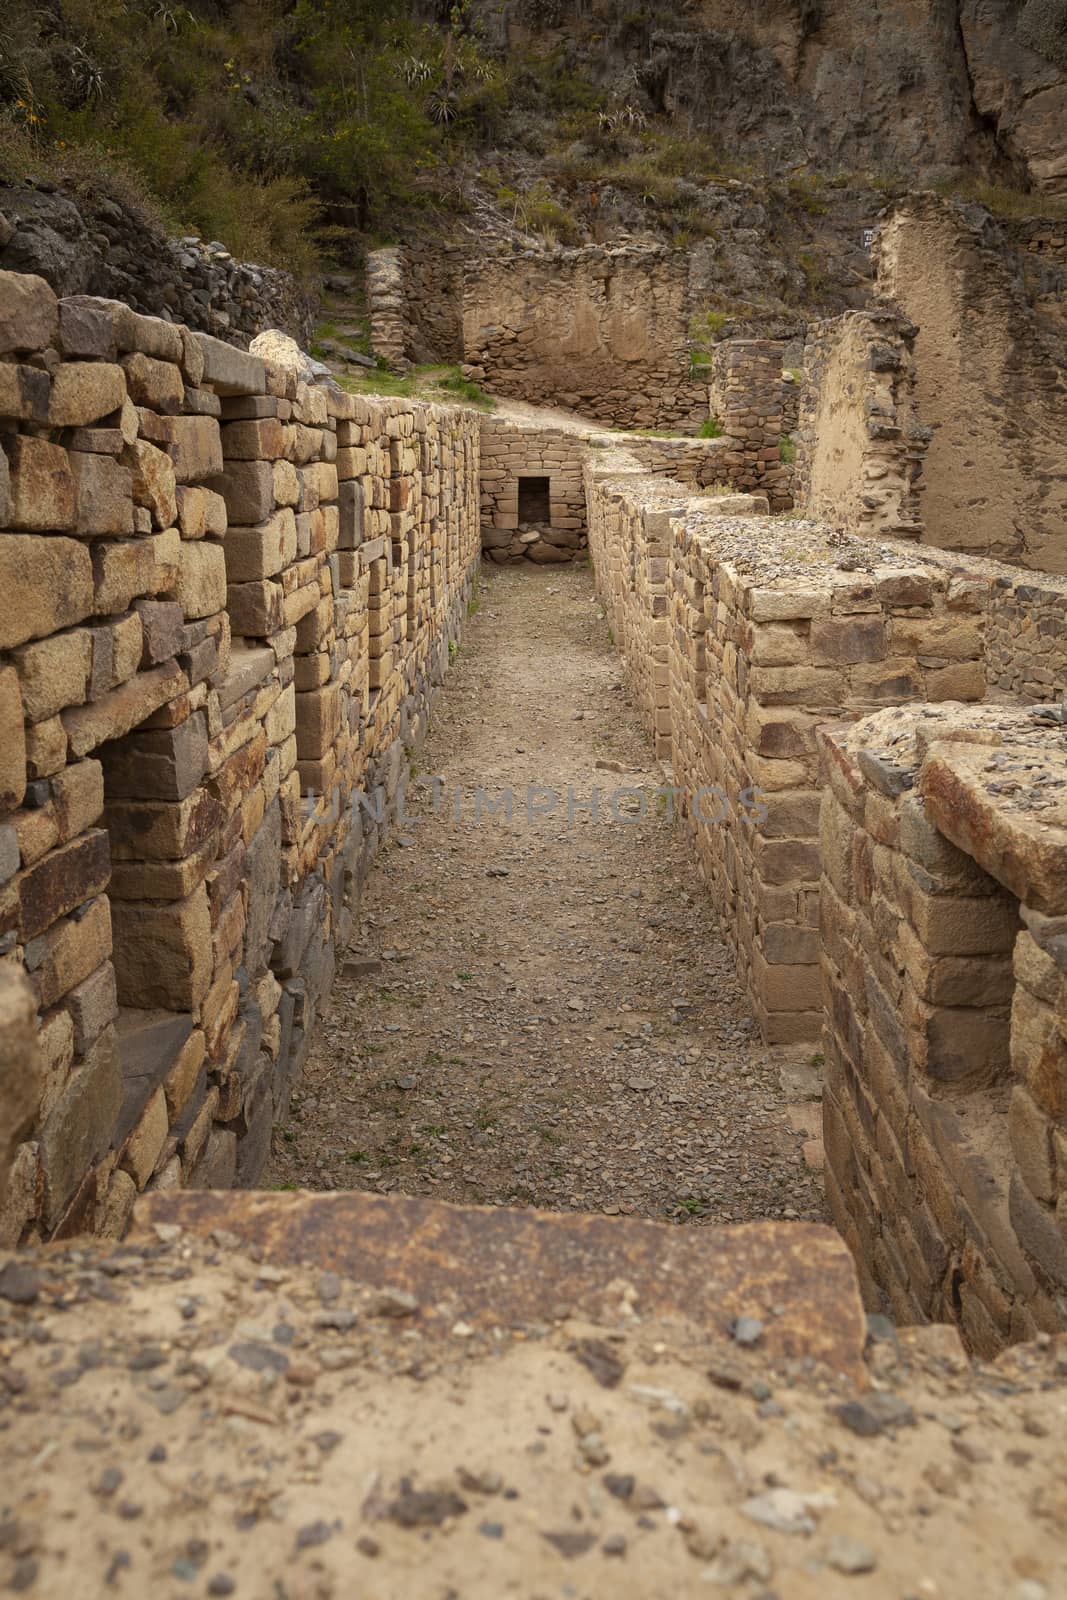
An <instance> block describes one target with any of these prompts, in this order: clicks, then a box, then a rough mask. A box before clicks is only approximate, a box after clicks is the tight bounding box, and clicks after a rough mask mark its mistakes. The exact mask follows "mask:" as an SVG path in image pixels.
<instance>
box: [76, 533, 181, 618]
mask: <svg viewBox="0 0 1067 1600" xmlns="http://www.w3.org/2000/svg"><path fill="white" fill-rule="evenodd" d="M184 548H186V547H185V546H183V545H182V543H181V540H180V539H179V537H178V531H177V529H176V528H168V529H166V530H165V531H164V532H163V533H157V534H154V535H152V536H151V537H149V538H147V539H101V540H99V541H97V542H95V543H94V544H93V547H92V558H93V591H94V592H93V609H94V610H95V611H96V612H97V613H98V615H101V616H107V615H109V614H114V613H116V612H120V611H128V610H129V607H130V603H131V601H133V600H135V599H138V598H141V597H144V596H146V595H153V594H165V593H166V592H167V591H168V590H171V589H173V588H174V587H175V581H176V578H177V563H178V558H179V556H180V552H181V550H183V549H184Z"/></svg>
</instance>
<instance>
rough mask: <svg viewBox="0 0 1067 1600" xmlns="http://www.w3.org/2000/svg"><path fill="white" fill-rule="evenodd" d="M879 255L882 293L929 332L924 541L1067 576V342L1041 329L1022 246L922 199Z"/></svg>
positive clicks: (907, 208)
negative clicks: (1029, 291)
mask: <svg viewBox="0 0 1067 1600" xmlns="http://www.w3.org/2000/svg"><path fill="white" fill-rule="evenodd" d="M876 255H877V263H878V288H879V291H880V293H882V294H883V295H885V296H887V297H888V298H889V299H890V300H891V301H892V302H893V304H894V305H896V306H897V307H898V308H899V309H900V310H901V311H902V312H903V313H904V314H905V316H907V317H908V318H909V319H910V320H911V321H912V322H914V323H915V324H917V326H918V330H919V331H918V334H917V336H916V339H915V362H916V386H915V398H916V401H917V404H918V408H919V415H920V417H921V418H922V421H923V422H924V423H925V424H927V425H928V426H929V427H930V428H931V429H932V430H933V437H932V440H931V443H930V448H929V450H928V452H927V455H926V461H925V468H924V482H925V487H924V492H923V523H924V532H923V538H924V539H926V540H928V541H929V542H930V543H931V544H936V545H940V546H942V547H946V548H949V549H954V550H968V551H974V552H982V553H984V554H987V555H993V556H997V557H999V558H1003V559H1008V560H1011V561H1016V562H1018V563H1020V564H1021V565H1023V566H1026V567H1032V568H1040V569H1043V570H1045V571H1048V572H1057V573H1064V572H1067V457H1065V454H1064V448H1063V441H1064V438H1065V437H1067V376H1065V362H1067V336H1064V337H1056V336H1055V335H1054V333H1053V331H1052V330H1051V328H1050V327H1049V326H1048V325H1047V320H1045V319H1043V320H1042V321H1040V322H1039V320H1038V318H1037V316H1036V314H1035V311H1034V307H1033V306H1032V304H1031V303H1030V300H1029V299H1028V296H1027V291H1026V284H1025V281H1024V276H1023V272H1022V270H1021V266H1020V258H1019V256H1018V255H1017V254H1016V252H1015V250H1014V249H1013V248H1012V247H1011V243H1010V240H1009V239H1008V238H1006V237H1005V235H1004V233H1003V232H1002V230H1001V229H1000V227H999V226H998V225H997V224H996V223H995V222H994V221H993V219H992V218H991V217H990V216H989V214H988V213H987V212H985V211H984V210H983V209H982V208H981V207H977V206H964V205H961V204H959V203H957V202H952V201H947V200H942V199H940V198H939V197H937V196H935V195H917V196H914V197H912V198H911V199H909V200H906V201H903V202H901V203H900V204H899V205H898V206H897V207H896V208H895V209H894V211H893V212H892V213H891V215H890V216H889V217H888V219H887V220H886V221H885V223H884V224H883V226H882V228H881V231H880V235H879V239H878V242H877V245H876ZM1060 298H1061V301H1062V295H1061V297H1060Z"/></svg>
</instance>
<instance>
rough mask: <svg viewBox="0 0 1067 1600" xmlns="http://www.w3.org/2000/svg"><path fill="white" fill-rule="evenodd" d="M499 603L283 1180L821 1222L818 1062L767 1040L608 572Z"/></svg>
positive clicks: (477, 619) (325, 1043)
mask: <svg viewBox="0 0 1067 1600" xmlns="http://www.w3.org/2000/svg"><path fill="white" fill-rule="evenodd" d="M478 607H479V608H478V609H477V611H476V613H475V614H474V615H473V616H472V617H471V618H470V620H469V623H468V627H467V632H466V635H465V638H464V643H463V645H462V648H461V650H460V652H459V656H458V659H457V661H456V662H455V664H454V667H453V670H452V671H451V672H450V673H449V675H448V679H447V683H446V686H445V688H444V690H443V691H442V693H441V696H440V699H439V701H438V703H437V707H436V711H435V715H434V721H433V727H432V730H431V735H430V738H429V740H428V742H427V746H426V748H425V749H424V750H423V751H422V752H421V753H420V755H419V756H418V758H417V765H414V766H413V772H414V773H415V777H414V779H413V782H412V784H411V788H410V791H409V800H408V805H407V809H408V812H409V815H410V817H411V821H410V823H409V824H407V825H406V826H405V827H403V828H401V829H400V830H399V832H398V834H396V835H394V838H393V840H392V842H391V843H390V845H389V846H388V847H387V848H386V849H385V850H384V851H383V852H382V853H381V855H380V856H379V857H378V859H377V861H376V863H375V866H374V869H373V871H372V874H371V878H370V882H369V885H368V888H367V891H366V893H365V896H364V902H363V907H362V927H361V932H360V936H359V939H358V941H357V947H356V948H354V949H353V950H352V952H350V956H349V959H348V962H347V965H346V964H345V963H344V962H342V964H341V966H340V969H339V976H338V981H337V983H336V986H335V989H334V996H333V1000H332V1004H331V1008H330V1011H329V1013H328V1015H327V1017H326V1019H325V1021H324V1022H323V1024H322V1025H321V1026H320V1029H319V1031H318V1036H317V1038H316V1040H315V1042H314V1045H313V1049H312V1054H311V1057H310V1061H309V1064H308V1067H307V1070H306V1073H305V1076H304V1080H303V1083H302V1085H301V1086H300V1089H299V1091H298V1094H297V1097H296V1100H295V1105H294V1115H293V1119H292V1122H291V1124H290V1125H289V1126H288V1127H287V1128H284V1129H281V1130H279V1131H278V1133H277V1134H276V1136H275V1153H274V1157H273V1161H272V1166H271V1170H270V1172H269V1173H268V1175H267V1177H266V1179H265V1180H264V1181H265V1184H266V1185H268V1186H280V1187H299V1188H312V1189H333V1188H348V1187H351V1188H366V1189H371V1190H374V1191H376V1192H382V1193H384V1192H390V1191H394V1190H395V1191H401V1192H404V1193H409V1194H425V1195H432V1196H434V1197H436V1198H438V1199H452V1200H462V1201H467V1202H487V1203H490V1204H502V1203H512V1204H524V1205H525V1204H529V1205H535V1206H542V1207H546V1208H548V1209H554V1210H567V1209H580V1210H599V1211H604V1212H607V1213H609V1214H616V1213H621V1214H634V1215H643V1216H649V1217H655V1218H661V1219H662V1218H668V1219H673V1220H676V1221H679V1222H686V1223H700V1222H721V1221H742V1220H750V1219H757V1218H786V1219H788V1218H792V1217H800V1218H805V1219H809V1220H822V1219H823V1218H824V1209H823V1201H822V1195H821V1182H820V1178H819V1175H818V1173H817V1172H816V1171H814V1170H811V1169H810V1168H809V1167H808V1165H807V1164H806V1163H805V1159H804V1154H803V1152H804V1150H805V1141H811V1140H812V1136H813V1135H817V1133H818V1127H819V1107H818V1104H817V1103H814V1102H813V1101H812V1099H811V1098H810V1097H811V1096H812V1095H814V1096H816V1097H817V1095H818V1074H817V1071H814V1070H812V1068H811V1067H810V1066H806V1059H807V1056H810V1052H808V1053H807V1055H805V1054H804V1053H801V1055H800V1056H799V1058H798V1056H797V1054H796V1053H795V1052H794V1053H793V1054H792V1055H790V1054H788V1053H785V1052H781V1051H773V1050H768V1049H766V1048H765V1047H763V1046H762V1045H761V1044H760V1042H759V1040H758V1037H757V1034H756V1032H755V1028H754V1024H753V1022H752V1019H751V1017H750V1016H749V1013H748V1009H747V1006H746V1004H745V1001H744V999H743V997H742V994H741V992H740V989H739V986H738V984H737V980H736V978H735V975H734V963H733V958H732V956H731V953H730V950H729V948H728V946H727V944H726V942H725V939H724V937H723V933H722V930H721V927H720V925H719V923H718V920H717V917H716V913H715V908H714V905H713V904H712V902H711V900H710V898H709V896H708V894H707V893H706V891H704V890H703V889H702V888H701V886H700V884H699V881H698V879H697V877H696V875H695V873H694V870H693V862H694V858H693V855H692V852H691V850H690V848H689V845H688V843H687V840H686V838H685V836H684V833H683V832H682V829H681V827H680V825H679V824H677V823H673V824H672V822H671V821H670V819H669V817H668V815H667V814H666V811H665V808H664V803H663V802H662V801H657V800H656V798H655V791H656V789H657V787H658V786H659V785H660V784H661V783H662V782H663V778H664V775H663V773H662V771H661V770H660V769H659V767H658V765H657V763H656V762H655V760H654V757H653V754H652V749H651V744H650V741H649V739H648V738H647V736H646V734H645V733H644V731H643V729H642V728H641V727H640V726H639V724H638V722H637V719H636V715H635V712H634V711H633V709H632V707H631V706H630V705H629V704H628V701H627V697H626V694H625V693H624V691H623V687H622V682H621V675H620V669H619V663H618V660H617V657H616V654H615V651H614V649H613V646H612V641H611V638H610V635H609V632H608V628H607V625H606V623H605V621H604V619H603V615H602V609H601V607H600V605H599V603H598V602H597V601H596V599H595V596H594V594H593V586H592V574H591V572H590V570H589V569H588V568H587V567H567V568H565V569H562V570H561V569H560V568H558V567H557V568H555V569H537V570H533V569H531V568H529V567H525V568H520V569H515V568H505V569H494V570H492V571H491V572H489V573H488V574H487V575H486V576H485V577H484V578H483V580H482V586H481V592H480V598H479V602H478ZM479 789H480V790H482V791H483V793H484V795H485V797H486V798H485V800H484V801H482V802H481V814H480V816H478V815H476V809H477V807H478V801H477V793H476V792H477V791H478V790H479ZM594 790H599V796H598V801H597V804H598V815H597V816H595V817H594V815H593V814H592V812H591V810H590V802H591V800H592V796H593V792H594ZM508 792H510V793H511V794H512V795H513V797H514V799H513V813H512V817H511V819H510V820H508V819H507V817H506V816H505V815H504V813H503V807H502V805H501V804H500V803H501V800H502V797H503V796H504V795H506V794H507V793H508ZM490 804H496V805H498V806H500V809H499V810H497V811H496V812H495V813H490V812H489V809H488V808H489V805H490ZM435 810H436V813H437V814H436V815H435ZM642 813H643V814H642ZM457 817H458V818H459V820H457ZM783 1068H784V1069H785V1072H786V1080H785V1087H783V1077H782V1073H783ZM806 1148H807V1152H808V1157H809V1159H811V1160H813V1161H814V1160H817V1159H818V1154H819V1152H818V1142H817V1138H816V1140H815V1141H814V1144H812V1143H810V1142H809V1143H808V1144H807V1147H806ZM813 1152H814V1153H813Z"/></svg>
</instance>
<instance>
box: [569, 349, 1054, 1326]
mask: <svg viewBox="0 0 1067 1600" xmlns="http://www.w3.org/2000/svg"><path fill="white" fill-rule="evenodd" d="M866 337H867V333H866V331H865V330H864V332H863V338H864V339H866ZM859 413H860V416H861V417H864V416H866V415H868V413H867V412H866V410H865V409H864V408H863V407H862V405H860V406H859ZM627 443H628V442H627V441H623V442H622V444H623V445H626V444H627ZM586 486H587V497H588V515H589V534H590V549H591V552H592V555H593V559H594V564H595V567H596V572H597V582H598V587H599V590H600V593H601V595H602V597H603V599H604V602H605V605H606V607H607V610H608V615H609V618H610V620H611V625H612V628H613V630H614V633H615V636H616V640H617V642H618V644H619V647H620V649H621V651H622V653H623V657H624V662H625V669H626V675H627V680H628V683H629V686H630V689H631V691H632V693H633V696H634V700H635V703H636V704H637V706H638V707H639V709H640V711H641V713H642V715H643V716H644V718H645V720H646V722H647V724H648V725H649V728H650V731H651V732H652V734H653V737H654V740H655V747H656V752H657V755H659V756H660V757H661V759H663V760H664V762H669V764H670V771H671V775H672V777H673V784H674V786H675V787H674V796H675V802H676V804H677V806H678V807H679V809H680V811H681V814H682V815H683V817H684V819H685V823H686V826H687V827H688V828H689V830H690V832H691V834H692V837H693V842H694V848H695V852H696V856H697V860H698V863H699V868H700V872H701V875H702V877H703V878H704V879H705V881H706V882H707V883H708V885H709V887H710V889H711V891H712V896H713V899H714V902H715V904H716V906H717V907H718V908H719V909H720V911H721V912H722V914H723V916H724V920H725V922H726V926H727V928H728V930H729V932H730V935H731V938H732V940H733V943H734V948H735V951H736V954H737V960H738V966H739V969H740V971H741V973H742V974H743V976H744V979H745V982H746V985H747V988H748V992H749V997H750V1000H751V1003H752V1005H753V1008H754V1011H755V1013H756V1016H757V1018H758V1019H759V1022H760V1026H761V1028H762V1030H763V1034H764V1037H765V1038H766V1039H767V1040H768V1041H770V1042H778V1043H792V1042H800V1041H805V1040H810V1041H812V1043H815V1042H817V1041H818V1039H819V1038H820V1037H821V1036H824V1030H825V1038H826V1045H825V1050H826V1057H827V1084H826V1090H827V1092H826V1101H825V1106H826V1110H825V1124H826V1148H827V1158H828V1162H829V1176H828V1187H829V1193H830V1199H831V1205H832V1208H833V1211H834V1215H835V1218H836V1220H837V1221H838V1224H839V1226H840V1227H841V1229H842V1232H843V1233H844V1234H845V1237H846V1238H847V1239H848V1241H849V1243H850V1245H851V1247H852V1248H853V1251H854V1253H855V1254H856V1257H857V1261H858V1263H859V1265H860V1270H861V1276H862V1277H863V1280H864V1286H865V1292H866V1298H867V1301H868V1304H869V1305H870V1306H871V1307H872V1308H885V1309H888V1310H889V1311H891V1313H892V1314H893V1315H894V1316H895V1317H896V1318H897V1319H898V1320H902V1321H906V1322H909V1321H926V1320H931V1319H932V1320H949V1321H953V1322H956V1323H957V1324H958V1325H959V1326H960V1327H961V1329H962V1331H963V1333H964V1336H965V1338H966V1339H967V1340H968V1342H969V1344H970V1346H971V1347H972V1348H974V1349H975V1350H977V1351H979V1352H981V1353H983V1354H989V1353H992V1352H993V1351H995V1350H996V1349H998V1348H999V1347H1000V1346H1001V1345H1002V1344H1003V1343H1005V1342H1006V1341H1008V1340H1010V1339H1018V1338H1024V1337H1032V1336H1033V1334H1034V1333H1035V1332H1037V1331H1038V1330H1041V1329H1046V1330H1052V1329H1059V1328H1063V1327H1065V1326H1067V1198H1065V1186H1067V1095H1065V1093H1064V1087H1063V1086H1064V1083H1065V1082H1067V1076H1065V1074H1067V1046H1065V1045H1064V1037H1065V1029H1064V1024H1065V1022H1067V985H1065V981H1064V977H1063V971H1064V969H1067V960H1061V957H1062V951H1061V950H1060V944H1062V943H1063V930H1064V928H1067V887H1065V885H1067V800H1065V799H1064V795H1065V794H1067V753H1065V747H1064V734H1063V725H1062V722H1061V711H1060V707H1059V706H1058V705H1055V706H1047V707H1046V706H1042V705H1040V704H1037V705H1033V704H1031V702H1035V701H1042V700H1046V701H1047V700H1055V699H1058V698H1059V697H1060V696H1061V695H1062V693H1063V690H1064V688H1065V686H1067V650H1065V648H1064V645H1063V642H1062V640H1063V625H1064V618H1065V616H1067V589H1065V588H1064V586H1063V585H1062V584H1061V583H1059V582H1058V581H1057V580H1055V579H1051V578H1045V579H1043V580H1042V583H1041V584H1040V585H1036V584H1033V583H1031V582H1030V581H1029V580H1028V576H1027V575H1025V574H1021V573H1020V572H1019V571H1018V569H1012V568H1007V567H1004V566H1002V565H999V564H998V563H995V562H991V561H985V560H982V559H980V558H968V559H963V558H961V557H959V556H957V555H953V554H950V553H947V552H941V551H933V550H928V549H924V548H920V547H917V546H916V545H915V544H914V543H904V542H900V541H884V542H878V543H875V542H873V541H871V540H860V539H858V538H855V537H854V536H852V535H850V534H848V533H847V532H844V531H842V530H841V529H839V528H838V529H832V528H830V527H828V526H826V525H825V524H819V523H815V522H807V521H805V522H800V521H788V520H787V521H781V520H775V519H768V518H765V517H762V518H761V517H758V516H754V515H752V507H751V506H750V505H749V506H747V507H746V506H745V505H744V504H740V505H737V504H735V502H732V501H731V500H729V499H726V498H723V499H717V498H716V497H714V496H708V495H705V496H700V497H694V496H693V494H692V492H691V491H690V490H688V489H687V488H686V487H685V486H684V485H681V484H678V483H672V482H670V481H669V480H667V479H665V478H662V477H661V478H652V477H649V476H643V475H642V474H641V473H640V472H639V471H638V470H637V463H636V462H635V461H634V459H633V457H632V456H631V455H629V452H628V450H627V449H625V448H623V447H620V448H618V449H616V451H615V452H614V453H613V454H611V453H608V454H603V455H599V456H598V455H591V456H590V458H589V460H588V461H587V465H586ZM987 700H997V701H1001V702H1005V703H1006V704H1001V705H988V704H981V703H980V702H983V701H987ZM1020 702H1021V703H1022V706H1021V707H1020ZM886 706H888V707H893V708H895V709H888V710H879V709H878V708H879V707H886ZM939 741H947V742H939ZM924 763H925V764H924ZM1057 941H1058V942H1057ZM820 968H821V971H822V974H823V978H824V984H823V985H821V984H820Z"/></svg>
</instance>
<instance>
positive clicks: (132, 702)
mask: <svg viewBox="0 0 1067 1600" xmlns="http://www.w3.org/2000/svg"><path fill="white" fill-rule="evenodd" d="M188 687H189V683H188V679H187V678H186V676H185V674H184V672H182V670H181V668H180V667H179V666H178V664H177V662H174V661H171V662H167V663H166V664H165V665H164V666H160V667H154V668H152V669H151V670H150V671H148V672H139V673H138V674H137V676H136V677H135V678H131V679H130V680H129V681H128V682H127V683H123V684H120V685H119V687H118V688H117V689H112V690H111V692H110V694H106V695H104V696H103V697H102V698H101V699H99V700H95V701H92V702H90V704H88V705H85V706H78V707H76V708H72V709H71V710H68V711H64V712H63V713H62V718H61V720H62V723H63V728H64V731H65V732H66V735H67V738H68V740H69V743H70V749H71V752H72V754H74V755H75V756H83V755H87V754H88V753H89V751H90V750H95V748H96V746H97V745H99V744H103V743H104V742H105V740H108V739H120V738H121V737H122V735H123V734H124V733H129V731H130V729H131V728H135V727H136V726H137V725H138V723H140V722H144V720H145V718H146V717H150V716H151V715H152V713H153V711H158V710H159V708H160V706H162V705H166V703H167V701H168V700H173V699H174V698H175V696H176V695H179V694H182V693H183V692H184V691H185V690H186V689H188Z"/></svg>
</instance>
